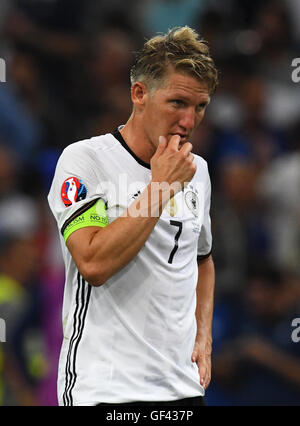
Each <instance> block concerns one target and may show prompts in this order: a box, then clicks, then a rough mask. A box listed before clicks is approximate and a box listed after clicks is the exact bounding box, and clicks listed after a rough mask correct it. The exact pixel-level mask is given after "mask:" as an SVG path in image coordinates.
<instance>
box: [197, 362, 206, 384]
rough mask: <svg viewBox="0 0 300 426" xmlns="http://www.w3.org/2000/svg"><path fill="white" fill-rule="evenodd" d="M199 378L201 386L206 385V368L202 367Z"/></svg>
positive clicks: (199, 370)
mask: <svg viewBox="0 0 300 426" xmlns="http://www.w3.org/2000/svg"><path fill="white" fill-rule="evenodd" d="M198 372H199V377H200V384H201V385H202V386H204V383H205V377H206V368H205V366H203V365H201V366H200V367H199V369H198Z"/></svg>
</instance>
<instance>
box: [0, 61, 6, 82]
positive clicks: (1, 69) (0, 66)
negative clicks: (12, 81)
mask: <svg viewBox="0 0 300 426" xmlns="http://www.w3.org/2000/svg"><path fill="white" fill-rule="evenodd" d="M5 82H6V63H5V60H4V59H2V58H0V83H5Z"/></svg>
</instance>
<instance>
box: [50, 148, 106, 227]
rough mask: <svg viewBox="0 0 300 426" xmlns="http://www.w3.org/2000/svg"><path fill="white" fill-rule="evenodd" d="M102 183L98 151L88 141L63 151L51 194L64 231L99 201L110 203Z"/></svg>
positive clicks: (57, 218)
mask: <svg viewBox="0 0 300 426" xmlns="http://www.w3.org/2000/svg"><path fill="white" fill-rule="evenodd" d="M100 180H101V179H100V177H99V175H98V173H97V168H96V164H95V156H94V150H93V149H92V148H91V147H90V146H89V145H88V144H87V143H86V142H85V141H80V142H76V143H74V144H71V145H69V146H68V147H67V148H66V149H65V150H64V151H63V153H62V154H61V156H60V158H59V160H58V162H57V166H56V170H55V174H54V178H53V181H52V185H51V188H50V192H49V195H48V202H49V206H50V209H51V211H52V213H53V215H54V217H55V219H56V221H57V225H58V228H59V230H60V231H61V230H62V229H63V228H64V227H65V225H66V223H68V222H69V221H70V220H72V219H73V218H74V217H76V216H77V215H80V214H82V213H84V212H85V211H86V210H87V209H89V208H90V207H91V206H92V205H93V204H94V203H95V202H96V200H97V199H100V198H101V199H102V200H103V201H104V202H106V201H107V200H106V199H105V194H104V192H103V190H102V187H101V182H100Z"/></svg>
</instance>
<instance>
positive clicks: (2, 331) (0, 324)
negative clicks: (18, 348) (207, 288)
mask: <svg viewBox="0 0 300 426" xmlns="http://www.w3.org/2000/svg"><path fill="white" fill-rule="evenodd" d="M4 342H6V324H5V321H4V319H2V318H0V343H4Z"/></svg>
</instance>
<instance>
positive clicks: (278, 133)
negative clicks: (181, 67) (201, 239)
mask: <svg viewBox="0 0 300 426" xmlns="http://www.w3.org/2000/svg"><path fill="white" fill-rule="evenodd" d="M299 20H300V4H299V1H298V0H282V1H276V0H271V1H263V2H262V1H258V0H242V1H241V0H127V1H121V0H110V1H108V0H85V1H80V0H14V1H13V0H1V2H0V57H1V58H4V59H5V61H6V66H7V72H6V82H5V83H0V318H3V319H5V321H6V342H5V343H1V344H0V345H1V346H0V405H56V404H57V400H56V369H57V360H58V356H59V349H60V343H61V339H62V330H61V306H62V297H63V286H64V266H63V263H62V258H61V252H60V247H59V242H58V232H57V229H56V224H55V223H54V219H53V218H52V216H51V213H50V211H49V209H48V205H47V199H46V196H47V194H48V191H49V188H50V184H51V180H52V177H53V174H54V170H55V166H56V162H57V159H58V157H59V155H60V153H61V152H62V150H63V149H64V147H66V146H67V145H68V144H70V143H73V142H75V141H77V140H80V139H86V138H88V137H91V136H95V135H97V134H102V133H106V132H111V131H113V130H115V128H116V127H117V126H118V125H120V124H124V123H125V122H126V121H127V118H128V117H129V115H130V112H131V102H130V83H129V68H130V66H131V65H132V63H133V61H134V52H135V51H136V50H137V49H139V48H140V47H141V46H142V44H143V43H144V41H145V38H148V37H151V36H152V35H153V34H154V33H156V32H165V31H167V30H168V28H171V27H173V26H177V25H189V26H191V27H192V28H195V29H196V30H197V31H198V32H199V33H200V34H201V35H202V37H203V38H204V39H206V40H207V41H208V43H209V46H210V50H211V53H212V56H213V57H214V59H215V62H216V65H217V67H218V69H219V71H220V86H219V88H218V90H217V92H216V94H215V95H214V97H213V99H212V102H211V104H210V106H209V108H208V111H207V115H206V117H205V120H204V122H203V124H202V125H201V126H200V127H199V129H198V130H197V132H196V133H195V135H194V137H193V144H194V147H195V149H194V151H195V152H196V153H198V154H199V155H201V156H203V157H204V158H205V159H206V160H207V161H208V164H209V170H210V174H211V179H212V188H213V195H212V210H211V217H212V227H213V237H214V243H213V257H214V261H215V267H216V298H215V313H214V322H213V339H214V344H213V350H214V353H213V371H212V383H211V385H210V387H209V388H208V391H207V403H208V405H266V404H267V405H300V342H299V343H296V342H294V341H293V340H292V337H291V336H292V331H293V328H292V326H291V324H292V320H293V319H294V318H297V317H300V83H299V84H297V83H295V82H293V81H292V77H291V74H292V71H293V69H292V67H291V63H292V60H293V59H294V58H296V57H298V56H300V49H299V47H300V30H299V28H300V27H299V24H298V23H299Z"/></svg>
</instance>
